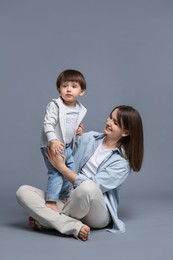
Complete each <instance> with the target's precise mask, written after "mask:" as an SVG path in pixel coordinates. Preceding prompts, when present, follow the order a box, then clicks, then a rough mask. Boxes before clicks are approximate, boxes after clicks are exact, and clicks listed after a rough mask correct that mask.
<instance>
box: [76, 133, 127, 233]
mask: <svg viewBox="0 0 173 260" xmlns="http://www.w3.org/2000/svg"><path fill="white" fill-rule="evenodd" d="M104 137H105V135H104V134H102V133H98V132H94V131H91V132H88V133H84V134H83V135H82V136H81V137H78V139H77V140H76V145H75V151H74V161H75V171H76V172H77V173H78V177H77V178H76V180H75V182H74V187H76V186H78V185H79V184H80V183H81V182H83V181H85V180H87V179H88V177H86V176H85V175H83V174H82V173H80V171H81V169H82V167H83V166H84V165H85V163H86V162H87V161H88V160H89V158H90V157H91V156H92V155H93V153H94V151H95V150H96V148H97V146H98V145H99V143H100V142H101V140H102V139H103V138H104ZM130 172H131V167H130V165H129V162H128V160H127V159H126V158H125V157H124V156H123V153H122V152H121V151H120V150H119V149H118V148H115V149H113V150H112V152H111V153H110V155H109V156H107V158H105V160H103V162H102V163H101V164H100V165H99V167H98V169H97V173H96V175H92V177H91V180H93V181H94V182H95V183H96V184H97V186H98V187H99V188H100V189H101V191H102V193H103V195H104V198H105V203H106V205H107V207H108V209H109V212H110V214H111V217H112V221H113V227H112V229H107V230H108V231H111V232H115V233H118V232H120V233H121V232H125V224H124V223H123V222H122V221H121V220H120V219H119V218H118V215H117V208H118V203H119V197H118V191H119V188H120V186H121V184H122V183H123V182H124V180H125V179H126V178H127V176H128V175H129V174H130Z"/></svg>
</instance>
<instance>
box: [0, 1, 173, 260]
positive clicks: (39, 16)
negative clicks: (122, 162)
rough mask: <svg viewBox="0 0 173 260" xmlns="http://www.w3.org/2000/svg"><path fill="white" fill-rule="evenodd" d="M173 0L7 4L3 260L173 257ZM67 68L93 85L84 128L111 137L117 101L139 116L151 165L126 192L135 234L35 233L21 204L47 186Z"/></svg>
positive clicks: (0, 59)
mask: <svg viewBox="0 0 173 260" xmlns="http://www.w3.org/2000/svg"><path fill="white" fill-rule="evenodd" d="M172 46H173V1H171V0H162V1H161V0H158V1H156V0H146V1H145V0H143V1H142V0H138V1H137V0H114V1H113V0H104V1H103V0H100V1H99V0H92V1H84V0H81V1H80V0H71V1H70V0H49V1H46V0H35V1H34V0H31V1H25V0H23V1H22V0H15V1H11V0H7V1H4V0H1V1H0V87H1V95H0V120H1V134H0V144H1V157H0V168H1V181H0V203H1V210H0V230H1V231H0V248H1V250H0V256H1V259H2V260H6V259H8V260H9V259H17V258H19V257H25V259H30V258H31V257H33V258H37V259H47V257H51V258H55V257H57V258H58V257H61V258H62V259H68V258H69V257H71V258H72V259H75V258H76V259H80V258H83V259H88V258H90V259H95V258H100V259H105V257H110V258H114V259H134V260H135V259H140V260H141V259H161V260H166V259H169V260H172V259H173V250H172V242H171V241H172V238H173V227H172V216H173V205H172V198H173V188H172V186H173V174H172V166H173V160H172V146H173V141H172V129H173V120H172V111H173V102H172V98H173V89H172V85H173V77H172V75H173V73H172V69H173V47H172ZM68 68H73V69H78V70H80V71H81V72H82V73H83V74H84V75H85V77H86V80H87V83H88V89H87V93H86V94H85V96H83V97H82V98H81V99H80V101H81V102H82V103H83V104H84V105H85V106H86V107H87V108H88V113H87V116H86V118H85V120H84V123H85V130H86V131H88V130H98V131H102V129H103V127H104V124H105V120H106V118H107V116H108V114H109V113H110V111H111V110H112V108H114V107H115V106H116V105H120V104H128V105H132V106H134V107H135V108H137V109H138V111H139V112H140V114H141V116H142V119H143V125H144V135H145V159H144V163H143V167H142V170H141V172H140V173H138V174H133V175H131V176H130V177H129V178H128V180H127V181H126V183H125V184H124V186H123V187H122V190H121V204H120V216H121V218H122V219H123V220H124V221H125V223H126V226H127V228H126V233H125V234H123V235H116V236H115V235H112V234H110V233H107V232H105V231H104V230H100V231H92V233H91V238H90V240H89V241H88V242H86V243H83V242H80V241H78V240H75V239H73V238H71V237H64V236H60V235H58V234H57V233H56V232H53V233H52V232H51V233H44V234H42V233H40V232H36V233H34V232H31V231H29V229H28V227H27V223H26V221H27V215H26V213H25V212H24V211H23V209H21V208H20V207H19V206H18V204H17V202H16V199H15V192H16V190H17V188H18V187H19V186H20V185H21V184H31V185H34V186H37V187H39V188H42V189H44V188H45V185H46V174H45V166H44V164H43V160H42V157H41V154H40V151H39V140H40V130H41V127H42V120H43V115H44V109H45V106H46V105H47V103H48V102H49V101H50V100H51V99H52V98H56V97H57V96H58V95H57V93H56V90H55V82H56V78H57V76H58V74H59V73H60V72H61V71H62V70H64V69H68Z"/></svg>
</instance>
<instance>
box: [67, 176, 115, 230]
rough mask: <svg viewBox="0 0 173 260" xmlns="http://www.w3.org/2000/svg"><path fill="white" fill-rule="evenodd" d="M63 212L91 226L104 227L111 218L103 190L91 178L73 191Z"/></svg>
mask: <svg viewBox="0 0 173 260" xmlns="http://www.w3.org/2000/svg"><path fill="white" fill-rule="evenodd" d="M62 212H63V213H64V214H66V215H68V216H71V217H72V218H75V219H80V220H81V221H82V222H83V223H85V224H86V225H88V226H90V227H91V228H104V227H106V226H107V225H108V224H109V223H110V220H111V217H110V214H109V211H108V209H107V206H106V204H105V201H104V197H103V194H102V192H101V190H100V189H99V188H98V186H97V185H96V184H95V183H94V182H93V181H90V180H86V181H84V182H82V183H81V184H80V185H79V186H78V187H77V188H76V189H74V190H73V191H72V193H71V195H70V198H69V199H68V202H67V203H66V204H65V206H64V208H63V210H62Z"/></svg>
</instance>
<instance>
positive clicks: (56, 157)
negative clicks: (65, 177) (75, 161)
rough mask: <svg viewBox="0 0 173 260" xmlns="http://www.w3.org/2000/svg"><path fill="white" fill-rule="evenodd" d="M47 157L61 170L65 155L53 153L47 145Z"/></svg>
mask: <svg viewBox="0 0 173 260" xmlns="http://www.w3.org/2000/svg"><path fill="white" fill-rule="evenodd" d="M46 156H47V158H48V159H49V161H50V162H51V164H52V165H53V166H54V167H55V168H56V169H57V170H58V171H60V172H61V170H62V169H63V168H64V166H65V167H66V165H65V156H63V155H61V154H59V153H54V152H53V151H52V150H51V149H50V148H49V147H48V148H47V153H46Z"/></svg>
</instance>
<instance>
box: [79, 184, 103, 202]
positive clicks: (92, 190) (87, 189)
mask: <svg viewBox="0 0 173 260" xmlns="http://www.w3.org/2000/svg"><path fill="white" fill-rule="evenodd" d="M101 194H102V193H101V190H100V189H99V187H98V186H97V185H96V184H95V183H94V182H93V181H91V180H86V181H83V182H82V183H81V184H80V185H79V186H78V187H77V189H76V196H79V197H80V198H81V197H82V196H88V195H89V196H90V197H91V198H94V197H95V196H98V195H101Z"/></svg>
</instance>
